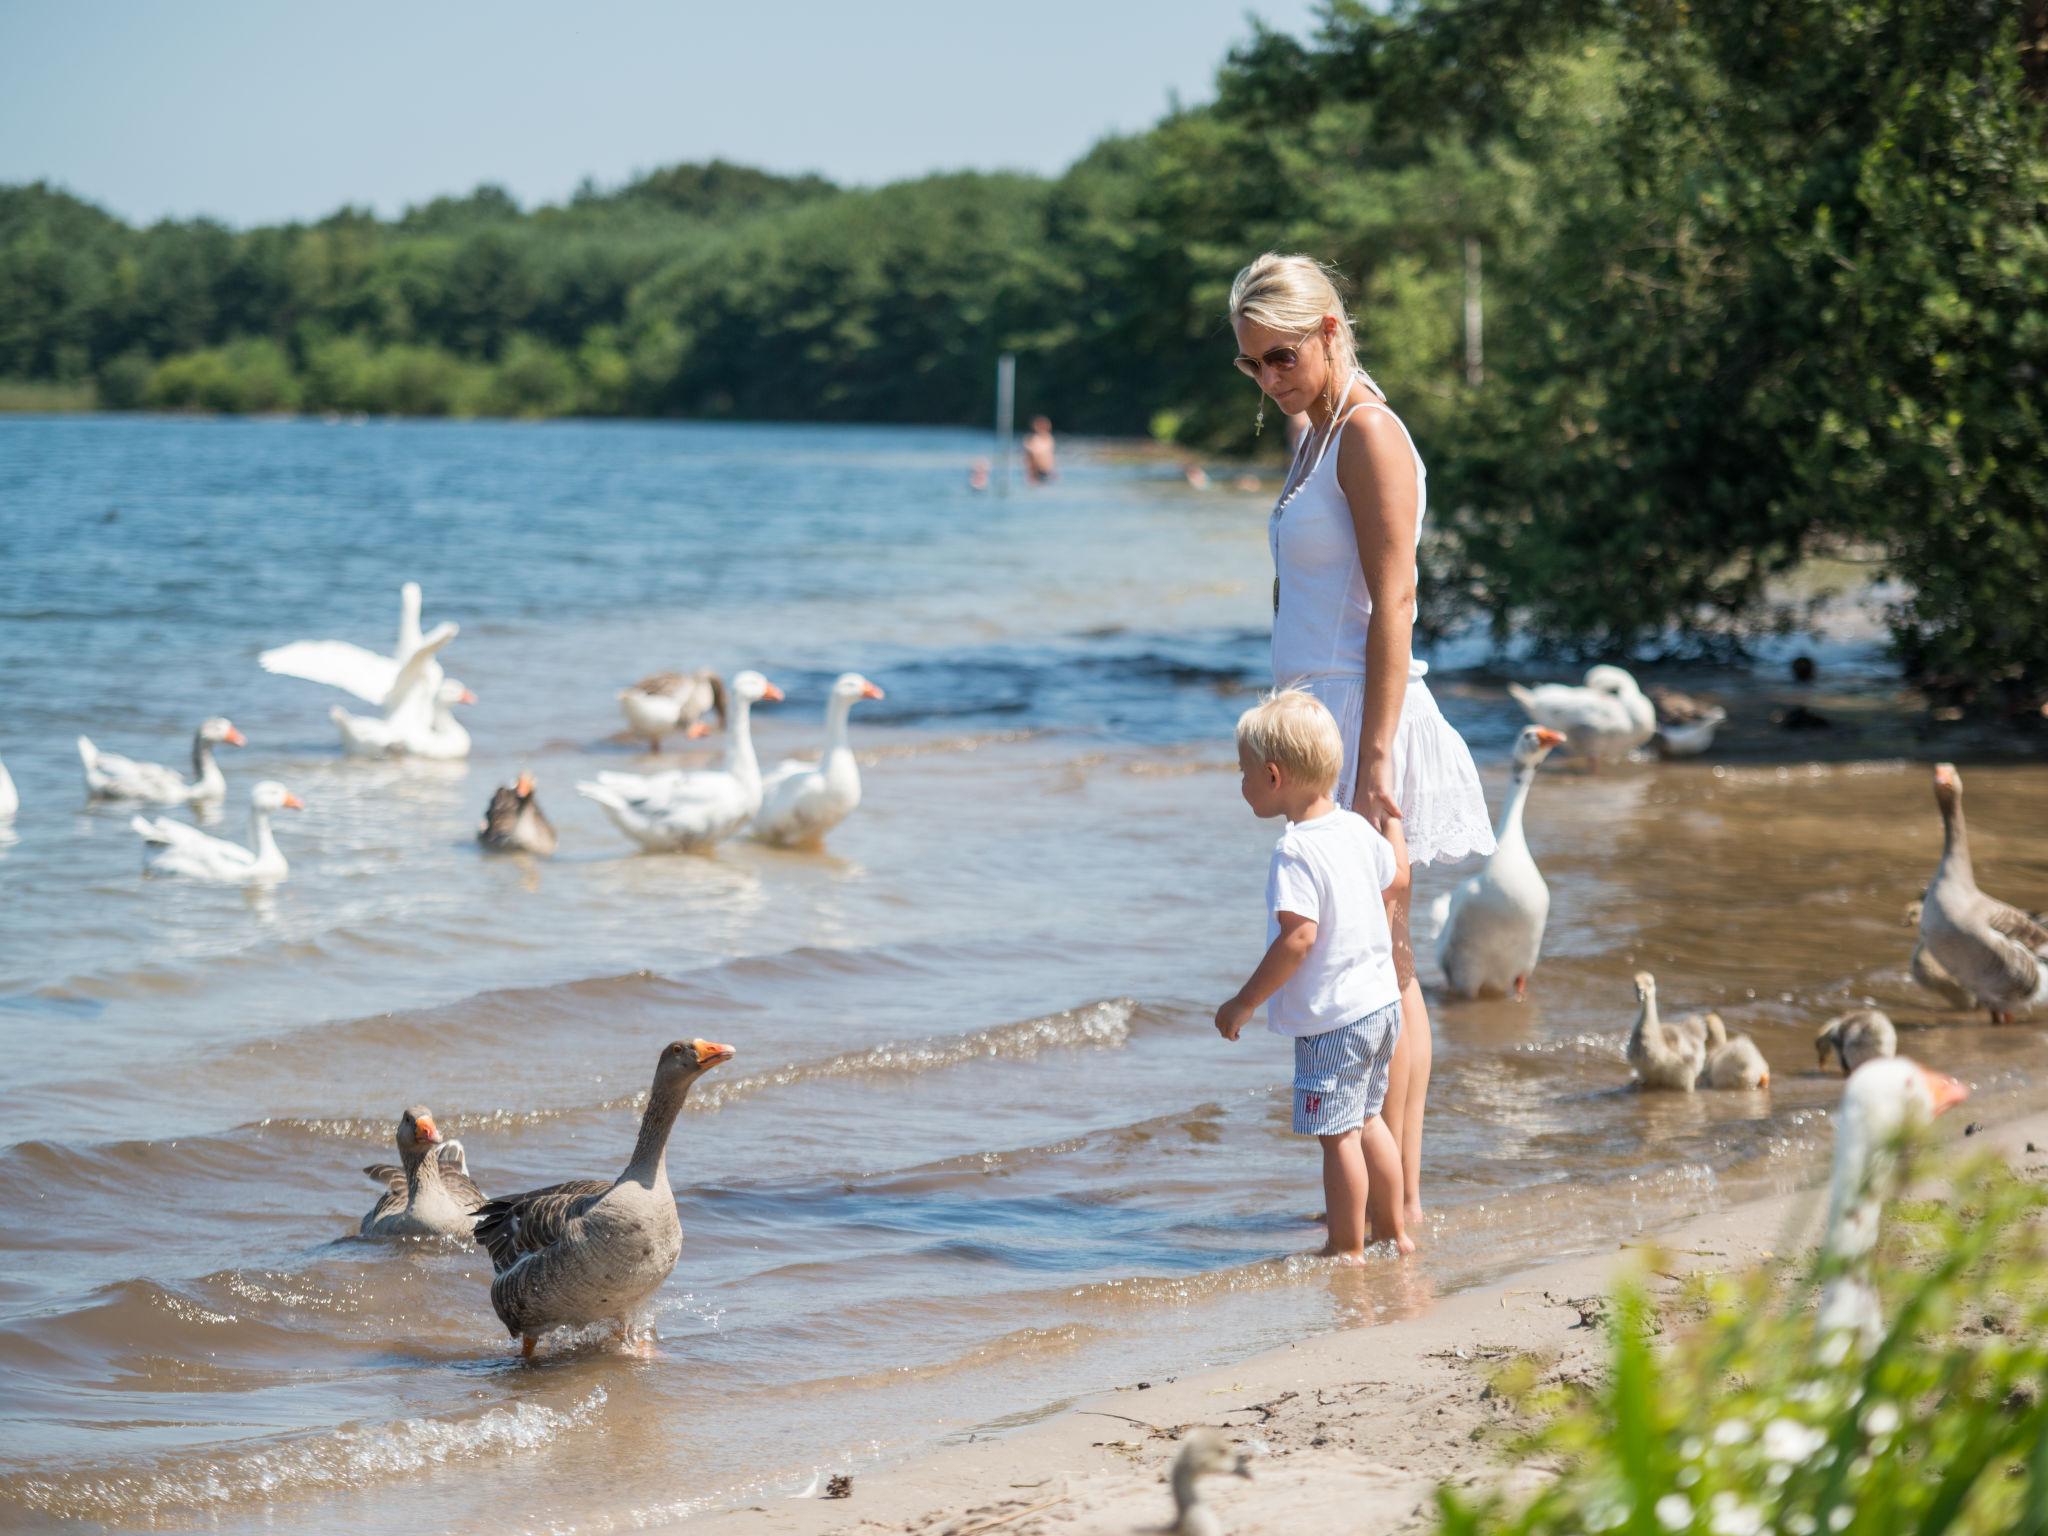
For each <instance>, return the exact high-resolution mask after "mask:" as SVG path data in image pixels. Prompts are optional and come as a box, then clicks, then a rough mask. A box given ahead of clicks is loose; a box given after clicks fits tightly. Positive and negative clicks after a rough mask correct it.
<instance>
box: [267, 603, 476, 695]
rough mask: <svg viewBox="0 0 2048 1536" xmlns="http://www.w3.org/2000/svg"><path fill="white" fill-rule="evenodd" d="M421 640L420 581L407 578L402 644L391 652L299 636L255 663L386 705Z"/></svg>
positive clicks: (402, 606)
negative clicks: (302, 638)
mask: <svg viewBox="0 0 2048 1536" xmlns="http://www.w3.org/2000/svg"><path fill="white" fill-rule="evenodd" d="M420 640H421V635H420V584H419V583H418V582H416V581H408V582H407V583H406V584H405V585H404V586H402V587H400V588H399V589H398V645H397V647H396V648H395V649H394V650H393V651H392V653H391V654H390V655H389V656H380V655H379V654H378V653H377V652H375V651H370V650H365V649H364V648H363V647H362V646H360V645H352V644H350V643H349V642H348V641H346V640H295V641H293V642H292V643H291V644H290V645H280V646H275V647H273V648H272V649H270V650H267V651H264V652H263V653H262V654H261V655H259V656H258V657H257V658H256V664H257V665H258V666H260V667H262V668H263V670H264V671H266V672H274V673H276V674H278V675H279V676H281V677H296V678H299V679H301V680H303V681H305V682H309V683H324V684H326V685H327V686H328V687H329V688H339V689H341V690H342V692H344V693H351V694H354V695H355V696H356V697H357V698H359V699H361V700H362V701H363V702H364V703H365V704H375V705H376V706H377V707H378V708H380V709H382V708H383V707H384V706H385V705H386V704H387V703H388V702H389V700H390V697H391V690H392V688H393V686H394V685H395V684H396V683H397V681H398V674H399V673H400V671H402V670H403V669H404V666H405V660H406V658H407V657H408V656H410V655H412V653H413V652H414V651H416V650H418V649H419V648H420ZM440 682H441V678H440V674H439V673H438V672H436V673H435V674H434V678H433V686H435V687H439V686H440Z"/></svg>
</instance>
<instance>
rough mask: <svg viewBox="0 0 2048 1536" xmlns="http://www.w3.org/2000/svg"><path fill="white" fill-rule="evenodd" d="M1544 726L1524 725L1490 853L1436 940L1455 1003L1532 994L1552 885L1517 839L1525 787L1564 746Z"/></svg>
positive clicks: (1457, 897)
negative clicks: (1463, 999)
mask: <svg viewBox="0 0 2048 1536" xmlns="http://www.w3.org/2000/svg"><path fill="white" fill-rule="evenodd" d="M1563 740H1564V737H1563V735H1562V734H1561V733H1559V732H1557V731H1553V730H1551V729H1550V728H1549V727H1548V726H1543V725H1528V726H1524V727H1523V728H1522V734H1521V735H1519V736H1517V737H1516V738H1515V749H1514V765H1515V766H1514V775H1513V777H1512V778H1511V779H1510V780H1509V784H1508V798H1507V804H1506V805H1504V806H1503V807H1502V808H1501V813H1500V825H1499V826H1498V827H1497V828H1496V829H1495V831H1494V850H1493V853H1492V855H1491V856H1490V857H1488V859H1487V861H1486V863H1485V864H1483V865H1482V866H1481V867H1480V868H1479V870H1478V872H1477V873H1475V874H1473V875H1470V876H1468V877H1467V878H1466V879H1465V880H1464V881H1462V882H1461V883H1460V884H1459V886H1458V888H1457V889H1456V890H1455V891H1453V892H1452V893H1451V900H1450V905H1449V907H1448V909H1447V910H1446V911H1445V913H1444V917H1443V925H1442V927H1441V929H1440V930H1439V933H1440V937H1439V938H1438V940H1437V948H1436V958H1437V964H1439V965H1440V966H1442V967H1443V972H1444V977H1445V979H1446V980H1448V981H1449V982H1450V984H1451V990H1452V991H1453V992H1455V993H1456V994H1457V995H1458V996H1460V997H1468V998H1469V997H1480V996H1483V995H1485V994H1488V993H1491V994H1493V995H1495V996H1498V995H1500V994H1501V993H1504V992H1509V991H1512V992H1513V993H1514V995H1515V1000H1516V1001H1517V1002H1520V1001H1521V1000H1522V999H1523V998H1525V997H1527V996H1528V995H1529V973H1530V972H1531V971H1533V970H1535V969H1536V957H1537V955H1538V954H1539V953H1540V952H1541V951H1542V948H1543V925H1544V923H1545V922H1546V921H1547V920H1548V919H1549V917H1550V887H1549V886H1547V885H1546V884H1544V882H1543V873H1542V871H1541V870H1539V869H1537V867H1536V860H1535V859H1534V857H1532V856H1531V854H1530V852H1529V842H1528V839H1527V838H1525V837H1524V836H1523V835H1522V808H1523V807H1524V805H1526V804H1527V803H1528V799H1529V786H1530V785H1532V784H1533V783H1535V782H1536V770H1537V768H1538V767H1539V766H1540V765H1541V764H1542V762H1543V759H1544V758H1546V757H1548V756H1549V755H1550V753H1551V749H1552V748H1554V747H1556V746H1558V745H1559V744H1560V743H1561V742H1563Z"/></svg>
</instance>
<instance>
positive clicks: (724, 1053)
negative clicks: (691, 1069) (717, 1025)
mask: <svg viewBox="0 0 2048 1536" xmlns="http://www.w3.org/2000/svg"><path fill="white" fill-rule="evenodd" d="M690 1049H691V1050H693V1051H695V1052H696V1053H697V1066H698V1069H699V1070H700V1071H701V1070H702V1069H703V1068H705V1067H715V1066H717V1065H718V1064H719V1063H720V1062H721V1061H731V1060H732V1058H733V1049H732V1047H731V1046H729V1045H720V1044H719V1043H718V1042H717V1041H716V1040H692V1041H691V1042H690Z"/></svg>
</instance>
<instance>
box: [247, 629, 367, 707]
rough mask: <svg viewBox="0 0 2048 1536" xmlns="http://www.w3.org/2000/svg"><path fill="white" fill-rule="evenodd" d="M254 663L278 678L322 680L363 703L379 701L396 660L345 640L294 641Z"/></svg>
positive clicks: (263, 655) (315, 681)
mask: <svg viewBox="0 0 2048 1536" xmlns="http://www.w3.org/2000/svg"><path fill="white" fill-rule="evenodd" d="M256 662H257V665H259V666H261V667H262V668H263V670H264V671H266V672H275V673H277V674H278V675H279V676H280V677H296V678H300V679H303V680H304V681H306V682H309V683H324V684H326V686H328V687H329V688H339V689H340V690H341V691H342V692H344V693H352V694H354V695H355V696H356V697H357V698H359V699H361V700H362V701H363V702H364V703H366V704H382V703H383V702H384V697H385V695H386V694H388V693H390V692H391V685H392V684H393V683H394V682H396V681H397V679H398V663H397V662H396V661H394V660H392V659H391V658H390V657H389V656H379V655H378V654H377V653H376V652H375V651H366V650H364V649H363V648H362V647H361V646H360V645H350V644H349V643H348V642H347V641H346V640H295V641H293V642H292V643H291V644H290V645H280V646H278V647H277V648H275V649H274V650H268V651H265V652H264V653H263V654H262V655H260V656H258V657H257V658H256Z"/></svg>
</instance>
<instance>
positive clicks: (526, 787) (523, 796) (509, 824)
mask: <svg viewBox="0 0 2048 1536" xmlns="http://www.w3.org/2000/svg"><path fill="white" fill-rule="evenodd" d="M476 840H477V841H478V842H480V843H482V844H483V845H484V847H486V848H488V849H490V850H491V851H492V852H493V853H538V854H541V855H543V856H545V855H547V854H551V853H553V852H554V851H555V829H554V827H553V826H551V825H550V824H549V822H548V819H547V817H545V816H543V815H541V813H540V802H539V801H538V800H536V799H535V798H534V796H533V775H532V774H530V773H522V774H520V775H519V782H518V783H516V784H509V785H502V786H500V787H499V789H498V791H497V793H495V794H494V795H492V796H491V804H490V808H489V809H488V810H486V811H485V812H484V819H483V821H482V822H480V823H479V824H478V826H477V829H476Z"/></svg>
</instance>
